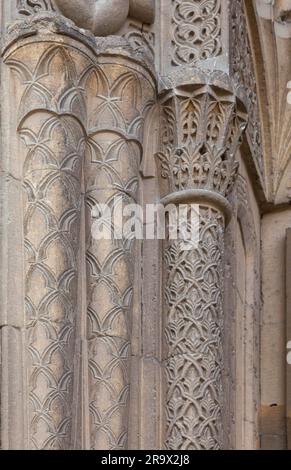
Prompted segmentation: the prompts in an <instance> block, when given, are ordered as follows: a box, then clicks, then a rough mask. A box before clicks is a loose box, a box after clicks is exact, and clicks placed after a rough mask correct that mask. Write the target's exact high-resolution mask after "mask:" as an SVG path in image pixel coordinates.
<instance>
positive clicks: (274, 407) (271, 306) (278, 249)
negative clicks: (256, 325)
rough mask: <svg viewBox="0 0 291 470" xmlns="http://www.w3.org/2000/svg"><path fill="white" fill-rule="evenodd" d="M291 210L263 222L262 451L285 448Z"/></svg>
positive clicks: (265, 216) (267, 215)
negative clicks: (288, 245)
mask: <svg viewBox="0 0 291 470" xmlns="http://www.w3.org/2000/svg"><path fill="white" fill-rule="evenodd" d="M290 226H291V212H290V210H284V211H279V210H278V211H275V212H274V213H270V214H266V215H264V216H263V219H262V323H261V345H262V346H261V396H262V399H261V431H262V447H263V448H264V449H268V448H273V449H286V445H287V439H286V416H287V415H286V370H287V362H286V355H287V350H286V343H287V338H286V337H287V334H286V327H287V320H286V287H285V272H286V262H287V261H288V260H287V259H286V230H287V229H288V228H289V227H290Z"/></svg>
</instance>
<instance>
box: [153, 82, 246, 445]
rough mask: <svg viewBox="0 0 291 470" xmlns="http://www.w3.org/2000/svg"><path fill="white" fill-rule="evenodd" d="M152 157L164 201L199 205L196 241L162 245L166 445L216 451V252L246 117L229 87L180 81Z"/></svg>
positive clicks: (219, 395)
mask: <svg viewBox="0 0 291 470" xmlns="http://www.w3.org/2000/svg"><path fill="white" fill-rule="evenodd" d="M161 116H162V122H161V126H162V139H161V148H162V151H161V152H160V153H159V154H158V155H157V156H158V166H159V168H160V176H161V189H162V194H163V196H164V197H163V199H162V200H163V202H164V203H165V204H168V203H174V204H179V202H181V203H183V204H187V203H189V204H190V203H193V204H198V205H199V211H200V222H199V244H198V247H197V248H195V249H190V250H185V246H184V245H183V243H182V242H181V241H179V240H167V242H166V246H165V251H164V263H165V313H164V332H165V335H164V338H165V341H164V365H165V373H166V384H167V386H166V410H165V412H166V436H165V447H166V448H168V449H173V450H177V449H180V450H190V449H192V450H195V449H200V450H214V449H220V448H222V446H223V429H222V406H223V389H222V388H223V387H222V383H223V382H222V371H223V351H222V333H223V317H224V315H223V253H224V228H225V220H226V218H227V217H228V216H229V204H228V202H227V196H228V194H229V193H230V191H231V190H232V187H233V184H234V181H235V178H236V174H237V170H238V163H237V161H236V158H235V156H236V151H237V149H238V146H239V143H240V138H241V134H242V132H243V130H244V128H245V126H246V113H245V108H244V106H243V105H242V103H241V102H240V101H239V100H238V99H237V98H236V96H235V93H234V92H233V90H232V88H231V87H230V86H223V87H222V86H221V84H220V83H218V82H216V83H215V84H213V85H209V84H208V85H205V84H204V83H200V84H199V83H197V84H187V85H185V86H179V87H177V88H175V89H173V90H170V91H168V92H167V93H166V94H165V95H164V97H163V98H162V110H161Z"/></svg>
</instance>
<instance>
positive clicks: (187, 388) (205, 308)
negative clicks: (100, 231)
mask: <svg viewBox="0 0 291 470" xmlns="http://www.w3.org/2000/svg"><path fill="white" fill-rule="evenodd" d="M223 237H224V220H223V216H222V215H221V214H220V213H219V212H217V211H216V210H214V209H210V208H206V207H200V242H199V247H198V249H197V250H190V251H185V250H183V249H181V244H180V242H179V241H172V242H170V243H169V245H168V247H167V248H166V250H165V268H166V273H167V277H166V287H165V300H166V312H165V337H166V345H167V349H168V352H167V359H166V377H167V383H168V387H167V398H166V400H167V403H166V419H167V434H166V447H167V448H168V449H179V450H198V449H199V450H215V449H219V448H221V440H222V430H221V407H222V378H221V371H222V364H223V358H222V328H223V305H222V299H223V273H222V257H223V239H224V238H223Z"/></svg>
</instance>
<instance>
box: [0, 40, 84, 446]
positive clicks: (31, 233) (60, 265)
mask: <svg viewBox="0 0 291 470" xmlns="http://www.w3.org/2000/svg"><path fill="white" fill-rule="evenodd" d="M44 48H45V46H42V45H41V46H39V50H38V48H36V50H37V53H38V54H39V59H38V60H37V61H36V64H35V63H34V62H33V61H32V63H31V62H30V60H31V58H30V57H27V56H26V55H25V51H21V52H19V56H17V54H18V53H16V56H15V57H13V58H10V59H9V61H8V62H7V63H8V65H10V67H11V68H13V69H14V70H15V71H16V72H17V73H18V74H19V76H20V78H21V82H22V83H23V93H22V98H21V102H20V106H19V122H20V126H19V133H20V136H21V138H22V140H23V142H24V143H25V145H26V147H27V154H26V157H25V160H24V166H23V183H24V190H25V203H24V245H25V252H26V260H25V308H26V311H25V315H26V337H27V354H28V357H27V364H28V370H27V378H28V398H29V410H28V427H29V447H30V448H33V449H68V448H70V445H71V428H72V399H73V369H74V367H73V358H74V340H75V322H76V314H77V310H76V309H77V278H78V261H77V259H78V251H79V231H80V207H81V168H82V160H83V158H84V153H85V135H84V130H83V127H82V125H81V120H82V118H83V117H84V116H82V111H83V110H84V102H83V99H82V94H81V93H80V92H79V90H78V87H76V83H77V75H76V71H75V68H74V64H73V60H72V58H71V56H70V54H69V53H68V51H66V50H65V48H63V47H58V46H52V47H48V48H46V49H45V50H44ZM32 64H34V65H32ZM60 71H61V73H60ZM75 116H76V117H78V118H79V120H77V119H76V117H75Z"/></svg>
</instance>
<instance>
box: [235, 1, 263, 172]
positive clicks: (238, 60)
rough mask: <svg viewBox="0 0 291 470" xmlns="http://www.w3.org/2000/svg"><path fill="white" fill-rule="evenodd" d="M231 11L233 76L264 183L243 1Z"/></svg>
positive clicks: (259, 127) (256, 96)
mask: <svg viewBox="0 0 291 470" xmlns="http://www.w3.org/2000/svg"><path fill="white" fill-rule="evenodd" d="M230 9H231V62H230V65H231V73H232V75H233V77H234V79H235V81H236V82H237V83H238V84H239V85H240V86H242V87H244V90H245V94H246V100H247V102H246V104H247V110H248V115H249V121H248V126H247V130H246V134H247V136H248V137H249V139H248V140H249V143H250V146H251V151H252V155H253V158H254V162H255V165H256V168H257V170H258V172H259V175H260V176H261V180H262V181H264V164H263V154H262V130H261V124H260V123H261V118H260V109H259V100H258V93H257V80H256V74H255V70H254V63H253V57H252V50H251V46H250V41H249V36H248V28H247V22H246V14H245V10H244V4H243V1H242V0H233V1H231V2H230Z"/></svg>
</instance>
